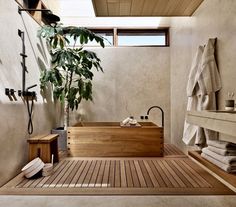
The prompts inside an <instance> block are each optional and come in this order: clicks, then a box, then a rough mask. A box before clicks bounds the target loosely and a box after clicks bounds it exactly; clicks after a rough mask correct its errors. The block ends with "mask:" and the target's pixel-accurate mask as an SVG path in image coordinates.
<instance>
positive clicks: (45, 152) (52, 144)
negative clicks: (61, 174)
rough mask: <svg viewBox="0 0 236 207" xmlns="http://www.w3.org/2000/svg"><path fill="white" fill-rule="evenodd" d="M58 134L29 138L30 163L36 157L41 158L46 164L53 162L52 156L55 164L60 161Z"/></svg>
mask: <svg viewBox="0 0 236 207" xmlns="http://www.w3.org/2000/svg"><path fill="white" fill-rule="evenodd" d="M58 136H59V135H58V134H49V135H46V136H44V135H41V136H36V137H32V138H29V139H28V140H27V142H28V143H29V161H31V160H33V159H34V158H36V157H40V158H41V159H42V160H43V162H44V163H48V162H51V157H52V154H53V155H54V162H58V161H59V157H58V147H57V138H58Z"/></svg>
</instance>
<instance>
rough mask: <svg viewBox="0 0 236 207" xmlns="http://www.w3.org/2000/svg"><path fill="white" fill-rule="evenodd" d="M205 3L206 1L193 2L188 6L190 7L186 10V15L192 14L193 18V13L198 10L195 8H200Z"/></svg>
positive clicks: (193, 0) (197, 0)
mask: <svg viewBox="0 0 236 207" xmlns="http://www.w3.org/2000/svg"><path fill="white" fill-rule="evenodd" d="M203 1H204V0H192V1H191V2H190V4H188V7H187V8H186V9H185V11H184V15H186V14H190V16H192V15H193V13H194V12H195V11H196V9H193V8H198V7H199V6H200V5H201V3H202V2H203Z"/></svg>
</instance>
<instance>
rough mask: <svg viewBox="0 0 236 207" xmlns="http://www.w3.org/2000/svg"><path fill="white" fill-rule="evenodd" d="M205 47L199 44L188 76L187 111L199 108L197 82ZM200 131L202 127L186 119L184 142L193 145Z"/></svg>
mask: <svg viewBox="0 0 236 207" xmlns="http://www.w3.org/2000/svg"><path fill="white" fill-rule="evenodd" d="M203 51H204V47H203V46H199V47H198V50H197V53H196V55H195V57H194V60H193V63H192V66H191V69H190V74H189V77H188V84H187V96H188V103H187V111H193V110H198V109H199V106H198V102H199V101H198V96H197V94H198V93H199V87H198V84H197V78H198V76H199V75H198V71H199V70H201V69H200V66H201V60H202V55H203ZM199 132H200V127H198V126H196V125H192V124H189V123H188V122H186V121H185V123H184V133H183V142H184V143H185V144H187V145H190V144H191V145H192V141H193V139H194V138H195V137H196V135H197V134H199Z"/></svg>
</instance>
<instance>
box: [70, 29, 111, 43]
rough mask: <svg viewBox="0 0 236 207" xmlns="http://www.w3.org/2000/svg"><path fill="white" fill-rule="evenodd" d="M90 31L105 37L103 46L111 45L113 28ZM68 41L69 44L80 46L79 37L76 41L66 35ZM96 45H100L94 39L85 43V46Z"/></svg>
mask: <svg viewBox="0 0 236 207" xmlns="http://www.w3.org/2000/svg"><path fill="white" fill-rule="evenodd" d="M91 31H92V32H94V33H95V34H97V35H100V36H102V37H104V38H105V40H104V44H105V46H112V45H113V30H91ZM67 38H68V39H69V41H70V46H74V45H75V46H80V42H79V39H78V40H77V41H76V43H75V41H74V39H73V38H70V37H67ZM96 46H100V44H99V43H97V42H96V40H93V41H89V42H88V43H87V44H86V47H96Z"/></svg>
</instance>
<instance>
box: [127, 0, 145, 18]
mask: <svg viewBox="0 0 236 207" xmlns="http://www.w3.org/2000/svg"><path fill="white" fill-rule="evenodd" d="M144 2H145V0H133V1H132V6H131V13H130V15H131V16H139V15H140V14H142V10H143V5H144Z"/></svg>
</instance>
